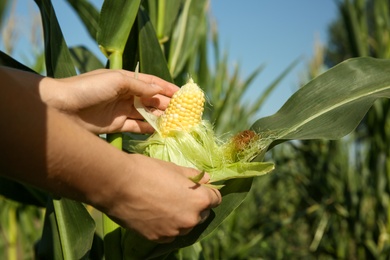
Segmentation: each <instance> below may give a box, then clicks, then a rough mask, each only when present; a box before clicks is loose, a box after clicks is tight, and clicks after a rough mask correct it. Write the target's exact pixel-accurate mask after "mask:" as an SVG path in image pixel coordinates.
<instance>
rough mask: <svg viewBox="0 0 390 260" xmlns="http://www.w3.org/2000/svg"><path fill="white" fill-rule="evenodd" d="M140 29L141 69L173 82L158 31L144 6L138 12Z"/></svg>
mask: <svg viewBox="0 0 390 260" xmlns="http://www.w3.org/2000/svg"><path fill="white" fill-rule="evenodd" d="M138 31H139V35H138V41H139V42H138V46H139V58H140V68H141V69H140V71H141V72H143V73H148V74H152V75H156V76H158V77H160V78H162V79H164V80H166V81H169V82H172V77H171V74H170V73H169V70H168V67H167V61H166V60H165V57H164V54H163V53H162V51H161V48H160V44H159V42H158V39H157V37H156V32H155V31H154V28H153V25H152V23H151V22H150V20H149V17H148V16H147V14H146V12H145V11H144V10H143V8H141V10H140V12H139V13H138Z"/></svg>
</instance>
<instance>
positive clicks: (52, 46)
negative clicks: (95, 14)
mask: <svg viewBox="0 0 390 260" xmlns="http://www.w3.org/2000/svg"><path fill="white" fill-rule="evenodd" d="M35 2H36V3H37V5H38V7H39V10H40V12H41V18H42V25H43V36H44V41H45V58H46V70H47V75H48V76H51V77H55V78H64V77H70V76H74V75H76V70H75V68H74V66H73V64H72V59H71V57H70V53H69V50H68V47H67V45H66V42H65V40H64V37H63V35H62V31H61V28H60V26H59V24H58V20H57V17H56V14H55V12H54V8H53V6H52V4H51V1H44V0H35Z"/></svg>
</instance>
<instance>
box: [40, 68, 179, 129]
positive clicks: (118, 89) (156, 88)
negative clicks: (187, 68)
mask: <svg viewBox="0 0 390 260" xmlns="http://www.w3.org/2000/svg"><path fill="white" fill-rule="evenodd" d="M39 89H40V90H39V91H40V96H41V98H42V99H43V101H44V102H46V103H47V104H49V105H50V106H52V107H54V108H56V109H58V110H60V111H62V112H64V113H66V114H68V115H70V116H71V117H73V118H74V119H76V121H77V122H79V123H80V124H81V125H82V126H83V127H84V128H86V129H88V130H89V131H91V132H93V133H96V134H101V133H114V132H134V133H152V132H153V131H154V129H153V128H152V127H151V126H150V125H149V124H148V123H147V122H145V121H144V120H143V117H142V116H141V115H140V114H139V113H138V111H137V110H136V109H135V107H134V96H137V97H139V98H140V99H141V102H142V103H143V105H144V106H145V107H148V108H149V109H150V110H151V111H154V113H155V114H157V115H159V114H161V111H164V110H165V109H166V107H167V106H168V103H169V100H170V98H171V97H172V95H173V94H174V93H175V92H176V91H177V90H178V89H179V88H178V87H177V86H175V85H174V84H171V83H169V82H167V81H164V80H162V79H160V78H158V77H155V76H152V75H147V74H141V73H140V74H139V75H138V79H135V77H134V73H133V72H130V71H125V70H107V69H100V70H96V71H92V72H89V73H85V74H81V75H79V76H75V77H70V78H65V79H52V78H43V79H42V81H41V83H40V87H39Z"/></svg>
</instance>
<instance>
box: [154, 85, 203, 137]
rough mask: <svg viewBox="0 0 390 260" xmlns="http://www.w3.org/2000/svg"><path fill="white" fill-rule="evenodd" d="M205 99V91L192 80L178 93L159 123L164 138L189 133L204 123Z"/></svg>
mask: <svg viewBox="0 0 390 260" xmlns="http://www.w3.org/2000/svg"><path fill="white" fill-rule="evenodd" d="M204 102H205V97H204V93H203V91H202V90H201V89H200V88H199V86H198V85H197V84H196V83H194V81H193V80H192V78H190V79H189V80H188V82H187V84H185V85H184V86H182V87H181V89H180V90H179V91H177V92H176V93H175V94H174V95H173V97H172V99H171V101H170V103H169V105H168V107H167V109H166V110H165V112H164V114H163V115H161V116H160V117H159V119H158V121H157V125H158V129H159V130H160V133H161V135H162V136H164V137H165V136H169V135H171V134H172V133H173V132H174V131H187V132H188V131H189V130H190V129H191V128H192V127H194V126H196V125H199V124H200V123H201V121H202V115H203V109H204Z"/></svg>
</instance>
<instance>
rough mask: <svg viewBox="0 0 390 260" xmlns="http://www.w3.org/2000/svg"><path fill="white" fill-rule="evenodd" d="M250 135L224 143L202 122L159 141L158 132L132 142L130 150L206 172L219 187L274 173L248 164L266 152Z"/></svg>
mask: <svg viewBox="0 0 390 260" xmlns="http://www.w3.org/2000/svg"><path fill="white" fill-rule="evenodd" d="M247 131H248V130H247ZM246 133H248V132H246ZM251 135H252V136H251V138H249V139H248V136H247V135H244V138H245V140H244V141H243V140H241V138H240V135H236V136H234V137H233V138H231V139H230V140H229V141H227V142H225V143H224V142H222V141H220V140H218V139H217V138H216V136H215V133H214V131H213V128H212V126H211V124H210V123H209V122H207V121H205V120H203V121H202V123H201V124H200V125H198V126H195V127H193V128H192V129H191V131H189V132H183V131H175V132H174V133H172V134H171V135H169V136H167V137H162V136H161V135H160V133H159V131H157V132H155V133H154V134H153V135H152V136H150V137H149V138H148V139H147V140H145V141H132V142H130V147H129V150H130V151H132V152H135V153H141V154H144V155H147V156H149V157H153V158H158V159H161V160H164V161H169V162H173V163H175V164H177V165H181V166H185V167H192V168H196V169H198V170H201V171H202V172H204V171H205V172H207V173H209V174H210V183H212V184H216V185H218V184H221V183H223V181H225V180H229V179H234V178H249V177H255V176H261V175H264V174H266V173H268V172H270V171H272V170H273V169H274V164H273V163H270V162H251V160H252V159H253V158H255V157H256V156H257V155H259V154H260V153H262V151H263V150H264V149H265V148H266V144H265V142H262V139H261V138H260V137H259V136H258V135H257V134H255V133H254V132H253V133H251ZM263 143H264V144H263ZM267 143H268V142H267ZM218 187H222V186H218Z"/></svg>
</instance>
